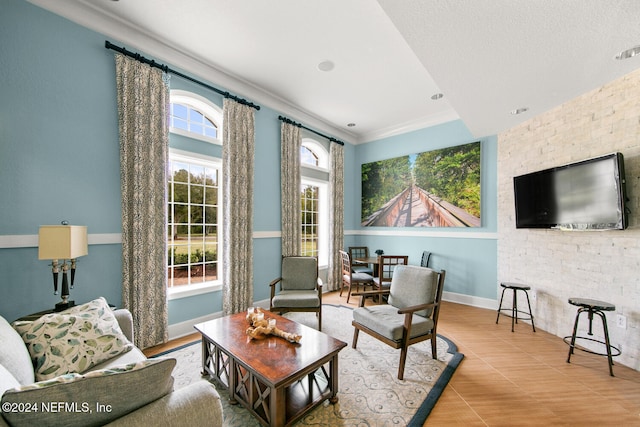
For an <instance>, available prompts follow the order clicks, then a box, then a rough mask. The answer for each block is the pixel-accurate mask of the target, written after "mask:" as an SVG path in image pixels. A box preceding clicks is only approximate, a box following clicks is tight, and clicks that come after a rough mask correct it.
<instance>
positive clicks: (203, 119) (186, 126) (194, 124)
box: [170, 90, 222, 144]
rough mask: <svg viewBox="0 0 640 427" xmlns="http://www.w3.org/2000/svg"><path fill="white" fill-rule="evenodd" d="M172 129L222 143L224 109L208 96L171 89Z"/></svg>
mask: <svg viewBox="0 0 640 427" xmlns="http://www.w3.org/2000/svg"><path fill="white" fill-rule="evenodd" d="M170 113H171V114H170V118H171V122H170V131H171V132H172V133H175V134H179V135H183V136H188V137H190V138H195V139H199V140H202V141H206V142H211V143H214V144H222V134H221V132H220V129H222V111H221V110H220V108H219V107H218V106H216V105H215V104H213V103H212V102H211V101H209V100H208V99H206V98H203V97H201V96H199V95H197V94H195V93H190V92H185V91H182V90H172V91H171V112H170Z"/></svg>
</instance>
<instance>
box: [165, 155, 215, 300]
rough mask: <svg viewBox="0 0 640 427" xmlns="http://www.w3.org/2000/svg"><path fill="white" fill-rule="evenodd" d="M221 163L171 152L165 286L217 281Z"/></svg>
mask: <svg viewBox="0 0 640 427" xmlns="http://www.w3.org/2000/svg"><path fill="white" fill-rule="evenodd" d="M221 166H222V165H221V164H216V162H213V161H209V162H207V161H203V160H201V159H198V158H190V157H187V156H184V155H176V154H171V155H170V160H169V180H168V188H167V190H168V191H167V193H168V196H169V197H168V201H169V206H168V229H167V232H168V242H167V247H168V251H169V253H168V286H169V288H175V287H178V286H184V285H192V284H202V283H205V282H213V281H217V280H219V277H220V271H219V265H220V263H219V259H220V257H219V254H220V251H219V247H220V243H221V242H220V240H221V239H220V238H219V236H220V232H219V231H220V224H219V219H220V218H219V217H220V215H219V213H221V210H220V209H219V208H220V191H219V190H220V188H219V183H220V174H221Z"/></svg>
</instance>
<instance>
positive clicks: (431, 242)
mask: <svg viewBox="0 0 640 427" xmlns="http://www.w3.org/2000/svg"><path fill="white" fill-rule="evenodd" d="M478 140H480V143H481V165H480V169H481V183H480V185H481V222H482V226H481V227H477V228H460V227H443V228H406V227H404V228H396V227H392V228H388V227H361V226H360V220H359V218H360V213H361V212H360V203H359V200H360V197H361V195H362V187H361V179H360V170H361V166H362V164H364V163H370V162H374V161H377V160H384V159H390V158H394V157H398V156H403V155H407V154H414V153H421V152H424V151H431V150H436V149H440V148H444V147H451V146H456V145H462V144H467V143H470V142H474V141H478ZM496 161H497V138H496V137H487V138H480V139H478V138H474V137H473V136H472V135H471V134H470V132H469V130H468V129H467V127H466V126H465V125H464V123H462V121H459V120H458V121H453V122H449V123H445V124H442V125H438V126H433V127H429V128H425V129H421V130H417V131H414V132H409V133H405V134H403V135H399V136H394V137H390V138H385V139H381V140H378V141H374V142H370V143H368V144H362V145H358V146H356V147H355V159H354V164H353V167H352V168H351V169H350V173H351V174H353V176H349V177H345V181H346V180H347V179H349V182H350V183H351V188H352V190H353V198H354V201H355V202H356V203H355V209H354V213H353V215H352V216H351V217H350V220H351V221H352V223H351V224H353V222H356V223H357V224H355V225H353V227H354V228H353V229H354V230H356V231H355V233H353V234H354V235H353V237H352V238H351V239H350V241H349V242H345V243H346V244H348V243H354V244H355V243H357V244H359V245H364V246H368V247H369V248H370V249H371V250H375V249H382V250H384V252H385V253H386V254H398V255H409V264H416V265H419V264H420V259H421V255H422V251H424V250H428V251H431V252H432V253H433V255H432V258H431V263H430V266H431V267H432V268H436V269H444V270H446V271H447V277H446V284H445V291H446V292H452V293H459V294H464V295H468V296H474V297H481V298H488V299H495V298H496V282H497V241H496V232H497V200H498V198H497V173H496V172H497V168H496ZM389 234H395V235H389Z"/></svg>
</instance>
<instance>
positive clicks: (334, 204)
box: [327, 143, 344, 291]
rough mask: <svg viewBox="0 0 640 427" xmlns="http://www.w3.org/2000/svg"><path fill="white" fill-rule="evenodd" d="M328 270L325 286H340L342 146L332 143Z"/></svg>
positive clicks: (332, 287)
mask: <svg viewBox="0 0 640 427" xmlns="http://www.w3.org/2000/svg"><path fill="white" fill-rule="evenodd" d="M329 156H330V161H331V170H330V171H329V186H330V201H329V270H328V271H327V282H328V283H327V288H328V289H329V290H330V291H335V290H337V289H340V287H341V286H342V273H341V271H342V270H341V265H340V263H341V259H340V254H339V253H338V251H339V250H340V249H342V248H343V245H344V147H343V146H342V145H340V144H336V143H332V144H331V147H330V148H329Z"/></svg>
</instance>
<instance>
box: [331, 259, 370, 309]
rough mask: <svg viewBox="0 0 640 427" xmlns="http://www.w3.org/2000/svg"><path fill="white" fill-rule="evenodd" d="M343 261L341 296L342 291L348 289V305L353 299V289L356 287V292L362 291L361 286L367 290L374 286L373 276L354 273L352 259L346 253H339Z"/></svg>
mask: <svg viewBox="0 0 640 427" xmlns="http://www.w3.org/2000/svg"><path fill="white" fill-rule="evenodd" d="M339 252H340V258H341V259H342V286H340V296H342V291H343V290H344V288H347V304H348V303H349V298H350V297H351V288H352V287H353V286H354V285H355V287H356V292H358V291H359V290H360V285H362V288H363V289H365V287H366V286H373V276H371V275H370V274H367V273H354V272H353V270H352V268H351V259H350V257H349V254H348V253H346V252H345V251H342V250H341V251H339Z"/></svg>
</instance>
